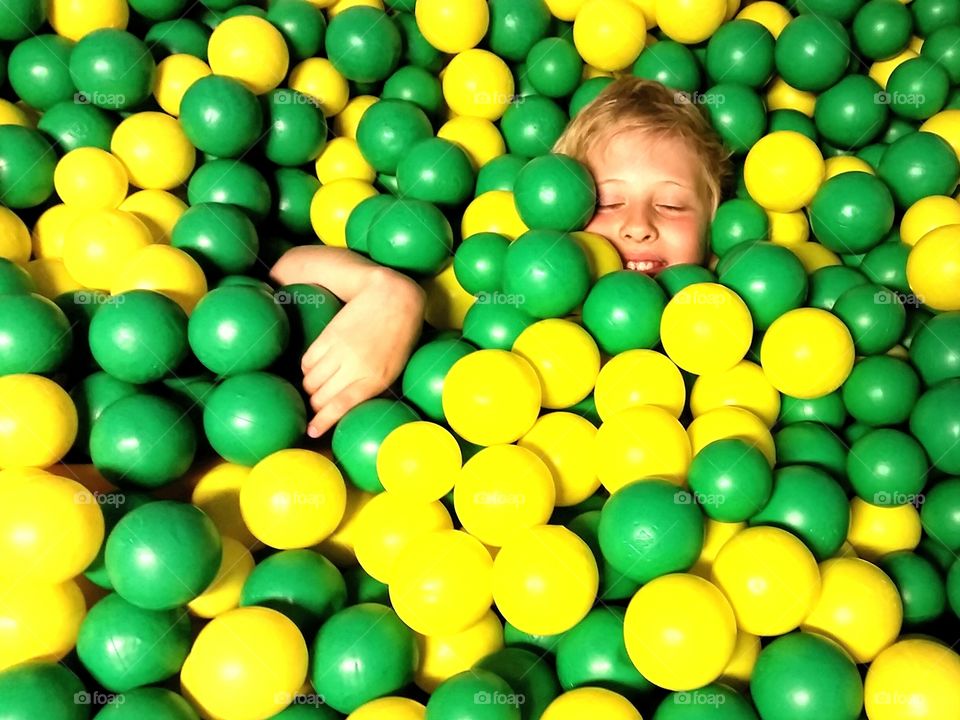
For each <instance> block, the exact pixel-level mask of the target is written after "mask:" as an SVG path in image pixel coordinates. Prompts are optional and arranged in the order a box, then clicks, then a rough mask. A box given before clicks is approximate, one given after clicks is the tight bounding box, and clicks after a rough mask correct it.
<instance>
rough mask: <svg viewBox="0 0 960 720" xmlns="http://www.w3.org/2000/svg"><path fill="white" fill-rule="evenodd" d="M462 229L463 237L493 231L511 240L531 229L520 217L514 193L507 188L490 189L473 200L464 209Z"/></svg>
mask: <svg viewBox="0 0 960 720" xmlns="http://www.w3.org/2000/svg"><path fill="white" fill-rule="evenodd" d="M460 229H461V233H462V235H461V236H462V237H470V236H471V235H474V234H476V233H480V232H493V233H499V234H501V235H505V236H506V237H508V238H509V239H510V240H516V239H517V238H518V237H520V236H521V235H523V233H525V232H526V231H527V230H529V228H528V227H527V226H526V224H524V222H523V220H521V219H520V214H519V213H518V212H517V208H516V205H515V203H514V199H513V193H512V192H509V191H507V190H490V191H488V192H485V193H483V194H482V195H478V196H477V197H475V198H474V199H473V200H471V201H470V204H469V205H467V209H466V210H464V211H463V218H462V220H461V221H460Z"/></svg>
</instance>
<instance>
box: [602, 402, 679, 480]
mask: <svg viewBox="0 0 960 720" xmlns="http://www.w3.org/2000/svg"><path fill="white" fill-rule="evenodd" d="M596 452H597V455H596V457H597V458H598V462H597V474H598V475H599V477H600V482H601V483H603V486H604V487H605V488H606V489H607V490H608V491H609V492H611V493H613V492H616V491H617V490H619V489H620V488H622V487H623V486H625V485H627V484H628V483H631V482H633V481H634V480H637V479H638V478H649V477H655V478H663V479H665V480H669V481H670V482H672V483H673V484H675V485H679V484H680V483H681V482H682V481H683V479H684V477H685V476H686V473H687V469H688V467H689V465H690V459H691V455H692V451H691V449H690V440H689V438H688V437H687V433H686V432H685V431H684V429H683V426H682V425H681V424H680V423H679V421H678V420H677V419H676V418H675V417H674V416H673V415H671V414H670V413H669V412H667V411H666V410H663V409H662V408H660V407H657V406H653V405H640V406H636V407H627V408H624V409H623V410H620V411H619V412H616V413H615V414H613V415H612V416H610V417H609V418H607V419H606V420H605V421H604V423H603V424H602V425H601V426H600V429H599V430H598V431H597V437H596Z"/></svg>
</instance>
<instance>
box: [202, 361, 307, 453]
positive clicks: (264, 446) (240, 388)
mask: <svg viewBox="0 0 960 720" xmlns="http://www.w3.org/2000/svg"><path fill="white" fill-rule="evenodd" d="M203 427H204V431H205V433H206V436H207V440H208V441H209V442H210V445H211V446H212V447H213V449H214V450H216V451H217V453H219V454H220V456H221V457H223V458H224V459H225V460H229V461H230V462H235V463H238V464H241V465H255V464H256V463H257V462H259V461H260V460H262V459H263V458H265V457H267V456H268V455H270V454H271V453H274V452H277V451H278V450H284V449H286V448H289V447H290V446H291V445H293V443H294V442H295V441H296V440H297V438H299V437H301V436H302V435H303V432H304V431H305V430H306V427H307V419H306V409H305V408H304V405H303V400H302V399H301V398H300V395H299V394H298V392H297V390H296V388H294V387H293V386H292V385H291V384H290V383H288V382H287V381H285V380H283V379H281V378H279V377H277V376H276V375H272V374H270V373H265V372H250V373H241V374H239V375H233V376H231V377H228V378H227V379H225V380H224V381H223V382H221V383H220V384H218V385H217V387H216V388H215V389H214V390H213V391H212V392H211V393H210V394H209V395H208V396H207V402H206V404H205V406H204V408H203Z"/></svg>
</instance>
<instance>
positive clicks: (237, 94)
mask: <svg viewBox="0 0 960 720" xmlns="http://www.w3.org/2000/svg"><path fill="white" fill-rule="evenodd" d="M234 19H237V20H242V19H243V18H234ZM180 125H181V127H182V128H183V133H184V134H185V135H186V137H187V139H188V140H189V141H190V143H191V144H192V145H193V146H195V147H196V148H197V149H198V150H200V151H202V152H205V153H209V154H211V155H214V156H216V157H218V158H233V157H240V156H241V155H243V153H244V152H246V151H247V150H249V149H250V148H251V147H252V146H253V144H254V143H255V142H256V141H257V140H258V139H259V138H260V136H261V133H262V130H263V110H262V108H261V106H260V104H259V103H258V102H257V97H256V95H254V93H253V92H252V91H251V90H250V89H249V88H247V87H246V86H245V85H243V84H242V83H241V82H240V81H239V80H236V79H234V78H231V77H224V76H220V75H209V76H207V77H202V78H200V79H199V80H197V81H196V82H194V83H193V84H192V85H191V86H190V87H189V88H188V89H187V91H186V92H185V93H184V94H183V98H182V99H181V101H180Z"/></svg>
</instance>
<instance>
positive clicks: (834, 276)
mask: <svg viewBox="0 0 960 720" xmlns="http://www.w3.org/2000/svg"><path fill="white" fill-rule="evenodd" d="M868 282H869V280H868V279H867V278H866V277H865V276H864V274H863V273H862V272H860V271H859V270H857V269H855V268H850V267H846V266H843V265H828V266H827V267H822V268H820V269H819V270H816V271H814V272H813V274H812V275H810V293H809V295H808V297H807V305H809V306H810V307H815V308H819V309H821V310H831V309H833V306H834V305H835V304H836V302H837V298H839V297H840V296H841V295H843V293H845V292H846V291H847V290H849V289H850V288H852V287H856V286H858V285H865V284H867V283H868Z"/></svg>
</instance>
